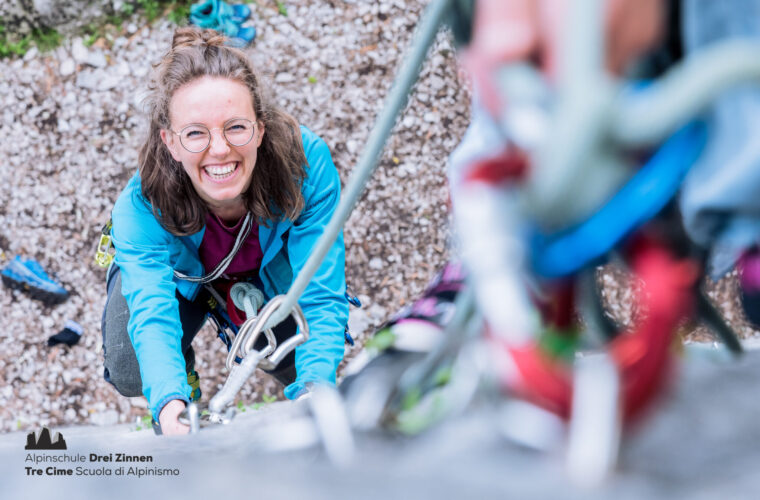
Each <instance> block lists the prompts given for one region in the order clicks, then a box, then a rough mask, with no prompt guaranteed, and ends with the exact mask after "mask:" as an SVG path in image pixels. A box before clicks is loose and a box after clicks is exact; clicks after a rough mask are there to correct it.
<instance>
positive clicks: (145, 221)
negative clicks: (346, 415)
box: [112, 186, 191, 420]
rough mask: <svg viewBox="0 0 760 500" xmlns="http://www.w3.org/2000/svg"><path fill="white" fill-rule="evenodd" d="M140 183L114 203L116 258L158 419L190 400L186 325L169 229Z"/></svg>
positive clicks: (130, 329)
mask: <svg viewBox="0 0 760 500" xmlns="http://www.w3.org/2000/svg"><path fill="white" fill-rule="evenodd" d="M137 190H139V186H138V187H136V188H135V187H134V186H133V187H132V189H131V190H130V188H129V187H128V188H127V190H125V192H124V193H123V194H122V196H120V197H119V200H117V202H116V204H115V205H114V209H113V213H112V218H113V229H112V236H113V244H114V247H115V248H116V256H115V263H116V265H118V266H119V268H120V269H121V279H122V281H121V283H122V293H123V295H124V298H125V299H126V301H127V305H128V307H129V313H130V316H129V323H128V325H127V331H128V333H129V338H130V340H131V341H132V345H133V346H134V348H135V354H136V355H137V361H138V363H139V365H140V376H141V378H142V387H143V394H144V395H145V397H146V398H147V399H148V404H149V406H150V409H151V412H152V413H153V416H154V418H155V419H156V420H158V414H159V413H160V412H161V409H162V408H163V407H164V405H165V404H166V403H168V402H169V401H171V400H172V399H181V400H183V401H185V402H189V394H190V391H191V387H190V386H189V385H188V384H187V375H186V373H185V360H184V356H183V355H182V345H181V342H182V324H181V323H180V319H179V303H178V301H177V298H176V285H175V283H174V281H173V270H172V267H171V265H170V250H169V249H170V243H171V238H172V235H171V234H169V233H168V232H167V231H166V230H164V228H163V227H161V225H160V224H159V223H158V221H157V220H156V219H155V217H154V216H153V214H152V212H151V210H150V208H149V207H148V206H146V204H145V202H144V201H143V199H142V197H141V196H139V195H138V194H137Z"/></svg>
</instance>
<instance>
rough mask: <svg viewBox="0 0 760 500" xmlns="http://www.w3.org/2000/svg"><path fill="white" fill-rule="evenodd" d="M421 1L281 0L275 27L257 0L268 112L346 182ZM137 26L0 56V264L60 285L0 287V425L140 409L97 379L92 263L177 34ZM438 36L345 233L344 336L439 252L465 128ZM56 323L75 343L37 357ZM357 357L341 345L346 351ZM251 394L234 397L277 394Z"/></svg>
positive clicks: (202, 363)
mask: <svg viewBox="0 0 760 500" xmlns="http://www.w3.org/2000/svg"><path fill="white" fill-rule="evenodd" d="M424 4H425V2H422V1H411V2H409V1H400V0H382V1H380V2H371V3H370V2H355V1H335V0H333V1H325V2H322V1H307V0H294V1H288V2H287V7H288V16H287V17H286V16H283V15H280V14H278V11H277V8H276V6H275V3H274V2H268V1H265V0H260V2H259V5H258V6H254V12H253V16H252V23H253V24H254V26H255V27H256V29H257V31H258V35H257V38H256V40H255V42H254V43H253V45H252V46H251V47H250V49H248V52H249V53H250V56H251V58H252V60H253V61H254V63H255V65H256V66H257V67H258V68H259V71H260V72H261V73H262V74H263V75H264V77H265V79H267V80H268V81H269V82H270V84H271V92H272V93H273V95H274V96H275V97H276V98H277V100H278V101H279V103H280V104H281V105H282V106H283V107H284V108H285V109H287V110H289V111H290V112H291V113H292V114H294V115H295V116H296V117H297V119H298V120H299V121H300V122H301V123H303V124H305V125H307V126H308V127H310V128H311V129H312V130H313V131H315V132H316V133H317V134H319V135H321V136H322V137H323V138H324V139H325V141H326V142H327V144H328V145H329V146H330V148H331V150H332V153H333V159H334V161H335V164H336V165H337V167H338V169H339V170H340V174H341V178H342V179H343V181H344V183H345V181H346V180H347V179H348V176H349V174H350V172H351V169H352V168H353V166H354V165H355V164H356V162H357V159H358V155H359V153H360V152H361V148H362V146H363V144H364V142H365V141H366V139H367V136H368V135H369V131H370V129H371V126H372V124H373V120H374V117H375V116H376V114H377V112H378V111H379V110H380V109H381V107H382V104H383V100H384V98H385V96H386V94H387V91H388V89H389V88H390V85H391V82H392V80H393V76H394V74H395V72H396V71H397V69H398V66H399V64H400V62H401V59H402V53H403V51H404V50H405V49H406V48H407V46H408V45H409V42H410V40H411V35H412V33H413V28H414V27H415V25H416V23H417V20H418V18H419V16H420V14H421V12H422V8H423V6H424ZM140 23H141V21H139V20H138V19H136V18H135V19H134V20H133V22H131V23H126V24H125V28H124V31H123V33H122V34H120V35H119V36H117V37H115V39H114V40H113V41H112V42H109V41H107V40H100V41H98V42H96V43H95V45H94V46H92V47H90V48H87V47H85V46H84V45H83V43H82V40H81V39H73V40H67V41H66V42H65V43H64V45H63V46H62V47H61V48H60V49H58V50H57V51H55V52H54V53H49V54H40V53H36V51H34V50H33V51H31V52H30V53H28V54H27V56H26V57H24V59H23V60H15V61H0V74H1V75H2V80H0V109H2V111H1V112H2V122H1V123H0V137H3V138H4V141H2V144H0V158H3V159H4V161H5V162H6V168H4V169H3V172H4V173H3V177H2V180H3V182H0V214H2V221H3V224H2V226H0V266H2V265H4V262H6V261H7V259H10V258H13V256H15V255H22V256H26V257H33V258H35V259H37V260H38V261H39V262H40V263H41V264H42V265H43V266H44V267H45V268H46V269H48V270H49V271H52V272H53V273H55V274H56V275H57V277H58V278H59V279H60V281H61V282H62V283H63V284H64V285H65V286H66V287H67V288H68V289H69V290H71V291H72V296H71V297H70V298H69V299H68V301H66V302H65V303H63V304H61V305H58V306H55V307H51V308H47V307H44V306H42V305H41V304H40V303H39V302H37V301H34V300H31V299H29V298H28V297H27V296H26V295H24V294H22V293H18V292H11V291H10V290H8V289H5V288H4V287H0V317H2V318H3V323H4V324H5V326H6V327H5V328H4V329H3V330H2V332H0V344H1V345H2V347H1V348H0V430H2V431H9V430H16V429H28V428H38V427H39V426H40V425H44V424H51V425H68V424H84V423H94V424H100V425H106V424H112V423H116V422H126V421H133V420H134V418H135V416H139V415H143V414H145V413H146V410H145V409H144V406H145V402H144V399H142V398H133V399H127V398H123V397H121V396H118V395H117V393H116V391H115V390H113V389H112V388H111V386H109V385H108V384H106V383H105V382H104V381H103V380H102V354H101V350H100V348H101V337H100V318H101V312H102V308H103V305H104V303H105V286H104V279H105V271H103V270H101V269H100V268H98V267H97V266H95V265H94V264H93V250H94V247H95V244H96V240H97V237H98V234H99V230H100V228H101V227H102V225H103V223H104V222H105V221H106V220H107V219H108V215H109V211H110V209H111V207H112V204H113V202H114V201H115V199H116V197H117V196H118V194H119V192H120V190H121V189H122V187H123V186H124V184H125V182H126V180H127V179H128V178H129V177H130V176H131V175H132V174H133V173H134V171H135V169H136V159H137V152H136V150H137V147H138V145H139V144H140V142H141V140H142V138H143V134H144V133H145V128H146V127H145V124H146V121H145V118H144V114H143V112H142V106H141V96H142V95H143V93H144V88H145V83H146V81H147V77H148V75H149V72H150V70H151V64H152V63H154V62H156V61H158V60H159V59H160V56H161V55H162V54H163V53H164V52H165V51H166V50H167V49H168V47H169V44H170V41H171V35H172V32H173V29H174V26H173V25H172V24H171V23H170V22H168V21H165V20H159V21H157V22H156V23H154V25H153V26H146V25H141V24H140ZM468 101H469V98H468V96H467V95H466V92H465V91H464V90H463V88H462V86H461V85H460V84H459V82H458V78H457V67H456V65H455V60H454V54H453V47H452V42H451V39H450V37H449V36H448V35H446V34H441V35H440V36H439V38H438V40H437V43H436V45H435V47H434V49H433V50H432V51H431V53H430V57H429V59H428V61H427V63H426V64H425V67H424V70H423V73H422V75H421V79H420V82H419V84H418V86H417V90H416V93H415V95H414V96H413V97H412V99H411V100H410V103H409V106H408V108H407V110H406V111H405V112H404V114H403V116H402V117H401V119H400V121H399V123H398V124H397V127H396V130H395V132H394V134H393V137H392V138H391V139H390V141H389V143H388V145H387V146H386V149H385V153H384V155H383V157H382V160H381V163H380V166H379V168H378V170H377V173H376V175H375V177H374V179H373V180H372V182H371V183H370V185H369V187H368V191H367V194H365V195H364V197H363V199H362V200H361V202H360V204H359V206H358V207H357V209H356V211H355V212H354V213H353V215H352V217H351V219H350V221H349V223H348V224H347V226H346V230H345V236H346V246H347V262H348V266H347V277H348V281H349V284H350V285H351V286H352V288H353V290H354V291H355V292H356V293H357V294H358V295H359V296H360V298H361V299H362V302H363V304H364V308H362V309H361V310H359V311H358V312H354V313H352V319H351V325H352V331H353V333H354V335H355V336H356V337H357V338H358V340H359V342H357V345H356V348H358V347H359V345H361V343H362V339H363V338H364V337H365V336H366V335H368V334H369V333H371V331H373V328H375V327H376V326H377V325H379V324H380V323H381V322H382V321H383V320H385V318H386V317H387V316H388V314H390V313H392V312H393V311H395V310H396V309H397V308H398V307H399V306H400V305H402V304H404V303H405V302H407V301H409V300H410V298H413V297H415V296H416V295H418V294H419V293H420V292H421V290H422V289H423V287H424V285H425V283H426V282H427V280H428V279H429V278H430V277H431V276H432V275H433V274H434V272H435V271H436V269H438V268H439V267H440V265H442V263H443V262H444V261H445V259H446V257H447V230H446V220H447V215H446V214H447V210H446V204H447V199H448V192H447V187H446V180H445V175H444V171H445V162H446V158H447V155H448V153H449V152H450V151H451V150H452V149H453V147H454V146H455V145H456V144H457V143H458V141H459V139H460V138H461V135H462V133H463V132H464V129H465V127H466V125H467V115H468ZM66 319H73V320H76V321H78V322H79V323H80V324H82V325H83V327H84V335H83V337H82V340H81V341H80V343H79V344H78V345H76V346H75V347H74V348H71V349H69V348H67V347H54V348H48V347H47V345H46V339H47V337H48V336H50V335H52V334H54V333H56V332H57V331H59V330H60V329H61V328H62V326H63V323H64V322H65V321H66ZM196 343H197V344H196V353H197V355H198V363H197V364H198V371H199V373H200V374H201V387H202V390H203V392H204V393H205V394H206V395H209V396H210V395H212V394H213V393H215V392H216V390H217V387H219V386H220V384H221V383H222V382H223V381H224V378H225V377H226V371H225V370H224V368H223V360H224V356H223V355H224V352H223V345H222V343H221V342H219V340H218V339H216V337H215V334H214V332H213V330H212V329H211V328H210V327H208V326H207V327H205V328H204V329H203V330H202V331H201V333H200V334H199V338H197V339H196ZM356 348H354V349H356ZM263 379H268V377H262V382H260V383H253V382H251V383H249V384H248V385H247V386H246V387H244V389H243V391H241V393H240V397H241V399H242V400H244V401H245V402H246V403H253V402H254V401H257V400H260V398H261V396H262V395H263V394H275V395H276V394H278V393H279V388H278V386H277V384H276V383H274V382H271V381H268V380H263Z"/></svg>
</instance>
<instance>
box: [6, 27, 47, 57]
mask: <svg viewBox="0 0 760 500" xmlns="http://www.w3.org/2000/svg"><path fill="white" fill-rule="evenodd" d="M60 44H61V34H60V33H58V31H56V30H54V29H51V28H44V29H34V30H32V32H31V33H30V34H28V35H25V36H24V37H23V38H21V39H14V38H12V37H10V36H9V35H8V30H7V28H6V26H5V23H4V21H3V20H2V19H0V58H5V57H17V56H23V55H24V54H26V52H27V51H28V50H29V49H30V48H32V46H36V47H37V48H38V49H39V50H40V52H46V51H49V50H52V49H54V48H56V47H58V46H59V45H60Z"/></svg>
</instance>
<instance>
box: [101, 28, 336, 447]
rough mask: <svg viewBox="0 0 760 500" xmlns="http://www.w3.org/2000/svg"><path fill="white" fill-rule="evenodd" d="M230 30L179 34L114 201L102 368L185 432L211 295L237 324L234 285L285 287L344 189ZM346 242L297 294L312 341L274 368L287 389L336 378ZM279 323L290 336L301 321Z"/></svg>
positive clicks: (168, 426)
mask: <svg viewBox="0 0 760 500" xmlns="http://www.w3.org/2000/svg"><path fill="white" fill-rule="evenodd" d="M224 41H225V40H224V38H223V37H221V36H219V35H218V34H216V33H215V32H213V31H210V30H207V31H201V30H198V29H195V28H180V29H178V30H177V31H176V33H175V35H174V40H173V42H172V48H171V50H170V51H169V52H168V53H167V54H166V56H165V57H164V59H163V60H162V61H161V63H160V64H159V65H158V66H157V71H156V75H155V77H154V80H153V82H152V84H151V88H150V90H151V94H150V96H149V99H148V105H149V109H150V128H149V134H148V137H147V139H146V141H145V143H144V144H143V146H142V148H141V150H140V155H139V165H138V172H136V173H135V175H134V176H133V177H132V179H131V180H130V181H129V182H128V184H127V186H126V187H125V188H124V190H123V191H122V193H121V195H120V196H119V199H118V200H117V201H116V204H115V206H114V209H113V212H112V219H113V229H112V237H113V243H114V247H115V248H116V256H115V258H114V263H113V265H112V266H111V268H110V269H109V271H108V278H107V290H108V298H107V300H106V306H105V309H104V311H103V321H102V330H103V348H104V355H105V361H104V365H105V371H104V375H105V378H106V380H107V381H108V382H110V383H111V384H113V385H114V387H116V389H117V390H118V391H119V392H120V393H121V394H123V395H125V396H139V395H141V394H143V395H145V397H146V398H147V399H148V403H149V405H150V408H151V411H152V413H153V416H154V419H155V420H156V421H157V422H158V423H159V424H160V429H161V431H162V432H163V433H164V434H179V433H186V432H188V430H189V429H188V428H187V426H185V425H183V424H181V423H180V422H179V421H178V416H179V414H180V413H181V411H182V410H183V408H184V406H185V404H186V403H188V402H189V401H191V400H197V399H198V398H200V388H199V384H198V374H197V373H196V372H195V370H194V361H195V355H194V351H193V348H192V346H191V342H192V340H193V337H194V336H195V334H196V333H197V332H198V330H199V329H200V328H201V326H202V325H203V322H204V321H205V319H206V314H207V313H208V312H209V311H208V309H207V308H208V303H209V298H210V297H211V296H215V297H221V298H222V299H223V300H224V298H226V306H227V307H226V309H227V313H228V314H229V317H230V318H231V319H232V321H233V322H235V323H237V324H241V323H242V322H243V321H244V320H245V318H246V316H245V313H244V312H242V311H240V310H238V309H236V307H235V305H234V303H233V301H232V300H231V298H230V288H231V287H232V285H233V284H234V283H236V282H239V281H245V282H249V283H253V284H254V285H255V286H256V287H257V288H259V289H260V290H261V292H262V293H263V294H264V296H265V298H266V299H271V298H272V297H273V296H275V295H278V294H282V293H285V292H286V291H287V289H288V288H289V287H290V284H291V281H292V279H293V276H295V275H296V274H297V273H298V272H299V270H300V269H301V268H302V266H303V265H304V264H305V262H306V260H307V258H308V256H309V253H310V251H311V249H312V247H313V246H314V243H315V242H316V239H317V238H318V236H319V235H320V234H321V233H322V228H323V226H324V225H326V224H327V222H328V221H329V220H330V218H331V216H332V214H333V212H334V210H335V208H336V206H337V203H338V201H339V199H340V181H339V178H338V173H337V171H336V169H335V166H334V165H333V162H332V159H331V157H330V152H329V150H328V149H327V146H326V145H325V143H324V141H322V139H320V138H319V137H318V136H316V135H315V134H314V133H313V132H311V131H310V130H308V129H307V128H306V127H303V126H299V125H298V123H297V121H296V120H295V119H294V118H293V117H291V116H290V115H288V114H287V113H285V112H284V111H282V110H281V109H279V108H277V107H276V106H274V105H273V104H272V103H270V102H269V101H268V100H267V99H266V97H265V95H264V93H263V92H262V91H261V87H260V83H259V78H258V77H257V76H256V74H255V72H254V70H253V68H252V66H251V63H250V61H249V60H248V58H247V57H246V55H245V54H244V53H243V52H241V51H239V50H237V49H234V48H231V47H228V46H226V45H224ZM344 253H345V250H344V246H343V238H342V237H340V238H338V240H337V241H336V243H335V244H334V245H333V247H332V248H331V250H330V252H329V254H328V256H327V257H326V258H325V260H324V261H323V263H322V265H321V267H320V269H319V271H318V272H317V273H316V274H315V277H314V279H313V280H312V282H311V283H310V285H309V286H308V287H307V289H306V291H305V292H304V294H303V296H302V299H301V300H300V301H299V304H300V306H301V308H302V309H303V312H304V315H305V317H306V320H307V321H308V323H309V327H310V332H311V335H310V339H309V340H308V341H307V342H306V343H304V344H302V345H301V346H299V347H298V348H296V350H295V353H291V354H290V355H288V356H286V357H285V358H284V359H283V361H282V362H281V363H280V364H279V365H278V366H277V367H275V368H274V369H273V370H272V371H271V373H272V375H273V376H274V377H275V378H276V379H277V380H279V381H280V382H282V383H283V384H285V385H287V387H286V388H285V391H284V392H285V396H286V397H288V398H291V399H292V398H296V397H299V396H300V395H302V394H304V393H305V392H306V391H307V390H308V389H307V387H309V386H310V385H311V384H312V383H327V384H334V383H335V371H336V369H337V366H338V363H339V362H340V361H341V359H342V357H343V342H344V335H343V333H344V329H345V325H346V322H347V319H348V303H347V301H346V298H345V276H344ZM210 270H213V272H211V273H210V274H207V273H209V272H210ZM201 283H204V284H201ZM274 333H275V336H276V337H277V339H278V341H282V340H284V339H285V338H288V337H291V336H292V335H294V334H295V333H296V325H295V322H294V321H293V320H286V321H284V322H283V323H281V324H280V325H278V326H277V327H275V328H274ZM260 341H261V342H262V343H266V341H265V339H264V338H263V337H262V338H261V339H260ZM262 347H263V345H259V344H255V345H254V348H256V349H260V348H262Z"/></svg>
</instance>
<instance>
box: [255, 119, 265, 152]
mask: <svg viewBox="0 0 760 500" xmlns="http://www.w3.org/2000/svg"><path fill="white" fill-rule="evenodd" d="M257 125H258V127H256V128H257V129H258V131H257V134H256V135H257V136H258V137H256V147H257V148H258V147H259V146H261V141H263V140H264V122H262V121H260V122H258V123H257Z"/></svg>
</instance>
